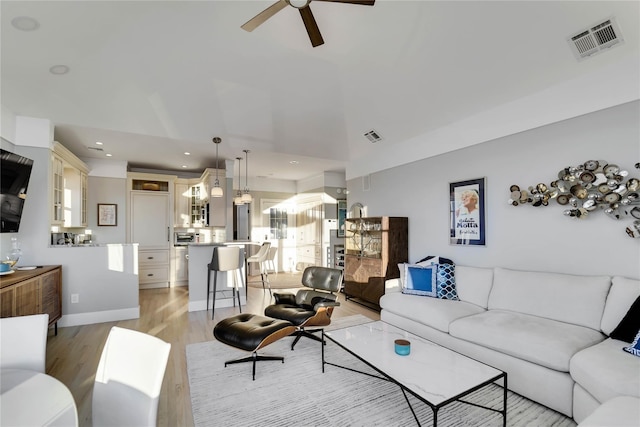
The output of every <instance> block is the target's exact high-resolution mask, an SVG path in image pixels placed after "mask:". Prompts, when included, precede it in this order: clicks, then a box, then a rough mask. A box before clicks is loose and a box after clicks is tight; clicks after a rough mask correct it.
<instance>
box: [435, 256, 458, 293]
mask: <svg viewBox="0 0 640 427" xmlns="http://www.w3.org/2000/svg"><path fill="white" fill-rule="evenodd" d="M455 270H456V266H455V265H453V264H438V272H437V277H436V282H437V287H438V298H441V299H450V300H458V292H457V291H456V277H455Z"/></svg>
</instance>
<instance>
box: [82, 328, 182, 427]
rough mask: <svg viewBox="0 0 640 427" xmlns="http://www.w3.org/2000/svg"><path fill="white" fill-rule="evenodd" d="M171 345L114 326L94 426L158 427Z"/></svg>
mask: <svg viewBox="0 0 640 427" xmlns="http://www.w3.org/2000/svg"><path fill="white" fill-rule="evenodd" d="M170 350H171V344H168V343H166V342H164V341H162V340H161V339H159V338H156V337H154V336H151V335H148V334H145V333H142V332H138V331H133V330H130V329H124V328H119V327H117V326H114V327H113V328H111V331H110V332H109V336H108V337H107V341H106V342H105V344H104V349H103V350H102V355H101V357H100V363H99V364H98V370H97V372H96V378H95V382H94V385H93V402H92V417H93V426H94V427H101V426H155V425H156V421H157V416H158V402H159V399H160V389H161V388H162V380H163V378H164V373H165V370H166V367H167V361H168V359H169V351H170Z"/></svg>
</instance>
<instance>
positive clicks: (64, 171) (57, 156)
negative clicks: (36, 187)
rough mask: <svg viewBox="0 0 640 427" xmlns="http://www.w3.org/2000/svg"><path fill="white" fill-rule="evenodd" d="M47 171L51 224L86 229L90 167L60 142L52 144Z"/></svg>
mask: <svg viewBox="0 0 640 427" xmlns="http://www.w3.org/2000/svg"><path fill="white" fill-rule="evenodd" d="M50 168H51V178H50V187H51V224H52V225H55V226H62V227H86V226H87V192H88V179H87V173H88V172H89V168H88V167H87V165H86V164H85V163H84V162H82V161H81V160H80V159H78V158H77V157H76V156H75V155H74V154H73V153H71V152H70V151H69V150H67V149H66V148H65V147H64V146H63V145H62V144H60V143H59V142H56V143H55V144H54V148H53V151H52V153H51V166H50Z"/></svg>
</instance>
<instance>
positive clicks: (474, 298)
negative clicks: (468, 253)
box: [456, 265, 493, 309]
mask: <svg viewBox="0 0 640 427" xmlns="http://www.w3.org/2000/svg"><path fill="white" fill-rule="evenodd" d="M492 285H493V268H481V267H468V266H464V265H456V292H457V293H458V298H459V299H460V301H466V302H470V303H472V304H475V305H477V306H479V307H482V308H484V309H486V308H487V303H488V301H489V292H490V291H491V286H492Z"/></svg>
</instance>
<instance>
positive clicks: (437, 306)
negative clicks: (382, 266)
mask: <svg viewBox="0 0 640 427" xmlns="http://www.w3.org/2000/svg"><path fill="white" fill-rule="evenodd" d="M380 307H382V309H383V310H385V311H389V312H392V313H394V314H397V315H398V316H402V317H406V318H408V319H411V320H414V321H416V322H418V323H422V324H424V325H427V326H431V327H432V328H434V329H438V330H440V331H442V332H449V324H450V323H451V322H452V321H453V320H455V319H459V318H461V317H465V316H470V315H472V314H477V313H481V312H483V311H484V310H483V309H482V308H480V307H478V306H477V305H474V304H470V303H467V302H464V301H453V300H443V299H438V298H424V297H420V296H416V295H407V294H402V293H399V292H392V293H388V294H385V295H384V296H383V297H382V298H380Z"/></svg>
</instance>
